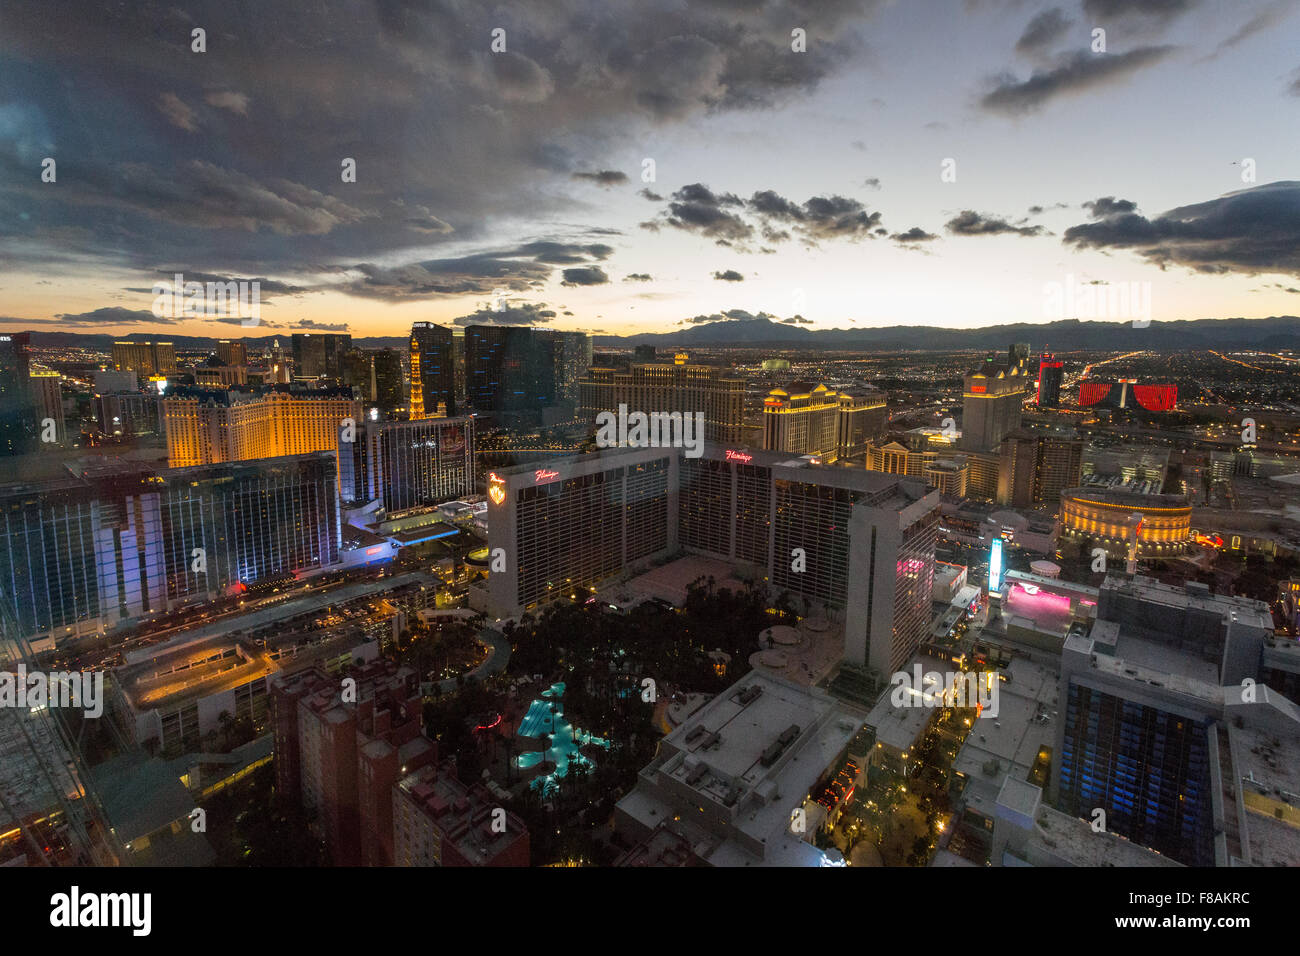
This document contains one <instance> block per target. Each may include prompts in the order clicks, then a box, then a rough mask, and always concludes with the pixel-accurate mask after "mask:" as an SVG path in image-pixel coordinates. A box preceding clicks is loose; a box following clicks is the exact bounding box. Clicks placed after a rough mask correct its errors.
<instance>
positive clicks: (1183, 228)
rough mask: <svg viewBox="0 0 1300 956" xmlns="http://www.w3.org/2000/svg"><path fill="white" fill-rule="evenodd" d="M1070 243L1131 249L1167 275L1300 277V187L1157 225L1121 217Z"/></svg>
mask: <svg viewBox="0 0 1300 956" xmlns="http://www.w3.org/2000/svg"><path fill="white" fill-rule="evenodd" d="M1062 241H1063V242H1065V243H1066V244H1067V245H1073V246H1075V247H1078V248H1085V249H1129V250H1131V251H1133V252H1135V253H1136V254H1137V255H1139V256H1141V257H1142V258H1143V259H1146V260H1147V261H1148V262H1151V263H1153V264H1155V265H1158V266H1160V267H1161V268H1165V267H1167V266H1169V265H1176V266H1184V267H1186V268H1188V269H1192V270H1194V271H1196V272H1205V273H1212V274H1219V273H1228V272H1237V273H1244V274H1247V275H1253V274H1256V273H1261V272H1280V273H1286V274H1288V275H1300V182H1276V183H1268V184H1266V185H1262V186H1253V187H1251V188H1250V189H1243V190H1240V191H1238V192H1233V193H1228V194H1227V195H1225V196H1220V197H1219V198H1218V199H1211V200H1209V201H1208V202H1202V203H1195V204H1193V205H1190V206H1180V207H1179V208H1177V209H1171V210H1169V211H1168V212H1166V213H1162V214H1161V215H1159V216H1155V217H1154V218H1151V219H1148V218H1146V217H1145V216H1141V215H1138V214H1137V213H1135V212H1121V213H1116V214H1114V215H1111V216H1107V217H1106V218H1105V219H1102V220H1099V221H1097V222H1088V223H1082V224H1080V225H1077V226H1071V227H1070V228H1069V229H1067V230H1066V231H1065V235H1064V238H1063V240H1062Z"/></svg>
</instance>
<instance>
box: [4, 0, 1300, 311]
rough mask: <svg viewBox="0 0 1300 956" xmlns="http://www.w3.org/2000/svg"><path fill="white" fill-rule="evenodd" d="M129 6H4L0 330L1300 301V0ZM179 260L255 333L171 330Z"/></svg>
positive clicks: (582, 0)
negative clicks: (1070, 288) (252, 308)
mask: <svg viewBox="0 0 1300 956" xmlns="http://www.w3.org/2000/svg"><path fill="white" fill-rule="evenodd" d="M114 9H115V10H116V15H112V14H110V13H109V12H107V11H106V10H104V9H103V8H102V5H101V4H98V3H85V4H82V3H61V2H39V3H38V2H25V0H18V2H14V0H7V2H6V3H5V4H4V5H3V6H2V7H0V263H2V266H0V316H3V318H0V327H2V328H6V329H10V330H14V329H50V330H53V329H76V330H78V331H88V332H89V331H93V332H106V333H112V334H115V335H119V334H124V333H128V332H158V333H162V334H189V335H210V336H227V335H231V334H234V335H239V334H257V335H264V334H267V333H268V332H289V331H291V330H293V329H306V330H313V329H318V330H346V331H350V332H351V333H352V334H353V335H357V336H366V335H401V334H404V333H405V332H406V331H407V330H409V327H410V324H411V323H412V322H413V321H419V320H430V321H436V322H442V323H454V322H458V323H459V324H462V325H463V324H466V323H468V322H471V321H480V320H486V321H499V322H513V323H537V324H545V325H547V326H548V327H551V328H557V329H582V330H587V331H595V332H609V333H615V334H627V333H630V332H636V331H646V332H650V331H654V332H662V331H669V330H671V329H673V328H676V327H679V326H681V325H682V324H683V323H693V322H698V321H703V320H705V319H707V318H708V317H721V316H724V315H729V316H731V317H733V318H734V319H737V320H743V319H744V318H746V317H748V316H756V315H760V314H766V315H769V316H771V317H773V318H774V319H775V320H778V321H790V322H792V323H799V324H802V325H805V326H806V327H809V328H845V327H857V328H866V327H872V326H885V325H896V324H902V325H933V326H946V327H975V326H983V325H991V324H998V323H1003V322H1046V321H1050V320H1052V319H1053V318H1056V316H1053V315H1049V314H1047V310H1046V308H1045V294H1044V287H1045V284H1047V283H1053V282H1057V283H1063V282H1065V281H1066V277H1067V276H1071V275H1072V276H1073V277H1074V279H1075V281H1077V282H1080V283H1088V282H1095V283H1110V284H1116V283H1121V282H1133V281H1138V282H1150V283H1151V303H1152V317H1153V318H1154V319H1155V320H1157V321H1159V320H1162V319H1197V318H1213V317H1229V316H1245V317H1263V316H1270V315H1294V314H1297V313H1300V182H1297V181H1296V180H1300V171H1298V164H1300V45H1297V43H1296V40H1297V38H1298V37H1300V4H1297V3H1295V2H1257V0H1234V2H1231V3H1220V2H1210V0H1199V2H1198V0H1069V2H1061V3H1055V4H1054V3H1030V2H1015V0H1006V2H999V0H969V2H965V3H963V2H938V0H935V2H929V0H917V2H895V3H888V2H872V0H867V2H853V0H826V2H815V0H775V2H764V0H710V2H696V3H691V4H684V3H675V2H659V0H651V2H636V3H615V2H610V0H593V2H586V0H547V2H534V3H526V4H525V3H519V4H493V3H485V2H482V0H447V2H429V3H418V2H401V0H381V2H373V0H371V2H338V3H329V4H323V5H321V9H316V5H314V4H312V5H309V4H289V3H278V2H276V3H253V2H230V0H226V2H214V3H208V4H195V3H183V4H177V5H170V4H154V3H148V2H141V3H134V2H127V3H122V4H119V5H117V6H116V7H115V8H114ZM629 11H631V12H629ZM195 27H200V28H202V29H203V30H204V31H206V52H202V53H198V52H193V51H192V48H191V45H192V39H191V36H192V35H191V31H192V30H193V29H194V28H195ZM796 28H798V29H802V30H805V31H806V37H807V39H806V51H805V52H796V51H794V50H792V49H791V47H792V37H791V31H792V30H794V29H796ZM1096 28H1102V29H1104V30H1105V52H1102V53H1098V52H1094V51H1093V46H1094V38H1093V31H1094V29H1096ZM497 29H501V30H504V31H505V33H504V42H505V52H493V50H492V45H493V31H494V30H497ZM46 157H49V158H53V159H54V160H55V161H56V164H57V166H56V170H57V175H56V180H55V182H52V183H49V182H42V161H43V160H44V159H45V158H46ZM345 158H352V159H355V161H356V181H355V182H344V181H342V176H341V168H342V163H343V160H344V159H345ZM647 159H649V160H653V167H654V169H653V171H654V178H653V181H646V180H645V179H644V178H643V169H644V168H645V165H646V164H645V160H647ZM946 159H952V160H955V181H952V182H945V181H943V179H942V178H941V172H942V170H943V164H944V161H945V160H946ZM1243 161H1247V162H1246V165H1245V166H1243ZM1248 161H1253V164H1254V168H1253V177H1252V176H1251V169H1250V163H1249V162H1248ZM1243 170H1245V173H1246V175H1247V177H1249V178H1247V179H1243ZM177 272H180V273H182V274H184V275H185V276H186V278H187V279H196V280H199V281H203V280H205V279H209V278H220V279H223V280H225V279H239V278H246V279H252V278H256V279H259V280H261V282H262V296H263V299H262V320H261V324H260V326H259V327H258V328H251V329H245V328H241V327H240V326H239V324H238V322H239V320H238V319H229V318H227V319H226V320H225V321H222V318H220V317H217V318H188V319H166V318H164V319H159V318H157V317H155V316H154V315H153V314H152V313H151V312H150V307H151V304H152V302H153V298H154V297H153V288H152V287H153V283H154V282H156V281H167V280H170V277H171V276H172V275H173V274H174V273H177ZM506 288H508V289H509V290H510V292H511V294H510V298H509V300H508V303H509V305H508V308H506V309H505V310H504V311H497V310H495V309H494V308H493V305H492V298H493V292H494V290H497V289H506ZM476 313H481V314H476ZM1065 317H1067V318H1068V317H1071V316H1065ZM232 322H233V324H230V323H232Z"/></svg>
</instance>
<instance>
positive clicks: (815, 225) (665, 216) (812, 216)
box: [641, 183, 880, 252]
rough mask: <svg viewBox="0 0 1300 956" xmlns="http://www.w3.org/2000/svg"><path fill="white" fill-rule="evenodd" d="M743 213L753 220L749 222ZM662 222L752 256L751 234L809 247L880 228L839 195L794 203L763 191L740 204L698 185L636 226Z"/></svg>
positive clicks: (684, 190) (652, 226) (869, 214)
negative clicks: (795, 239) (656, 214)
mask: <svg viewBox="0 0 1300 956" xmlns="http://www.w3.org/2000/svg"><path fill="white" fill-rule="evenodd" d="M746 215H748V216H750V217H751V218H752V220H753V221H748V220H747V219H746V218H745V217H746ZM664 224H666V225H669V226H673V227H674V228H677V229H682V230H685V231H688V232H694V233H696V234H698V235H700V236H704V237H705V238H709V239H713V240H714V241H715V242H717V243H718V245H723V246H729V247H732V248H734V249H736V251H738V252H752V251H754V250H753V249H752V248H751V247H750V244H749V243H750V240H751V239H752V238H753V237H754V235H755V234H758V235H760V236H761V237H762V238H763V239H764V240H766V241H767V242H770V243H774V244H775V243H780V242H785V241H788V240H789V239H791V238H793V237H794V236H796V235H797V236H798V237H799V238H800V239H801V240H802V241H803V242H804V243H806V244H808V245H816V244H818V243H819V242H822V241H826V240H831V239H848V240H850V241H854V240H857V239H861V238H863V237H864V236H870V235H871V234H872V230H873V229H875V228H877V227H878V226H879V224H880V213H878V212H868V211H867V208H866V207H865V206H864V205H863V204H862V203H860V202H858V201H857V200H856V199H849V198H846V197H844V196H814V197H813V198H811V199H808V200H805V201H804V202H803V203H796V202H794V201H793V200H790V199H787V198H786V197H784V196H782V195H780V194H779V193H777V192H775V191H773V190H771V189H763V190H759V191H758V192H756V193H754V194H753V195H752V196H751V197H750V198H749V199H748V200H744V199H741V198H740V197H739V196H736V195H735V194H734V193H715V192H713V191H712V190H711V189H709V188H708V187H707V186H704V185H703V184H701V183H693V184H691V185H690V186H685V187H683V188H682V189H679V190H677V192H675V193H673V195H672V202H670V203H669V205H668V208H667V210H665V211H663V212H662V213H660V218H659V219H655V220H651V221H650V222H645V223H642V224H641V225H642V228H645V229H651V230H655V231H657V230H658V228H659V227H660V226H661V225H664ZM761 251H769V250H766V249H764V250H761Z"/></svg>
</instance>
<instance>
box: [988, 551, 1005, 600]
mask: <svg viewBox="0 0 1300 956" xmlns="http://www.w3.org/2000/svg"><path fill="white" fill-rule="evenodd" d="M1002 570H1003V568H1002V539H1001V538H994V539H993V546H992V547H990V548H989V594H1000V593H1001V592H1002Z"/></svg>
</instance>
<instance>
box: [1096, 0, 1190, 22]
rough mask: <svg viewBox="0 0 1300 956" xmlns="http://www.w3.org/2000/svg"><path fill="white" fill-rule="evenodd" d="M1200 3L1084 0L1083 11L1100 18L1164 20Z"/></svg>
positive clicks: (1184, 1) (1144, 0)
mask: <svg viewBox="0 0 1300 956" xmlns="http://www.w3.org/2000/svg"><path fill="white" fill-rule="evenodd" d="M1198 3H1199V0H1083V12H1084V13H1086V14H1088V16H1090V17H1094V18H1096V19H1099V20H1115V19H1119V20H1125V19H1147V20H1153V21H1157V22H1164V21H1168V20H1172V19H1174V18H1175V17H1179V16H1182V15H1183V14H1184V13H1186V12H1187V11H1188V10H1191V9H1192V8H1193V7H1195V6H1196V5H1197V4H1198Z"/></svg>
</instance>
